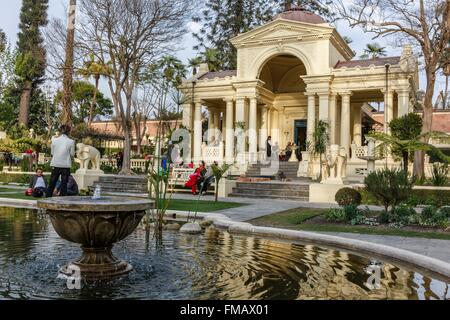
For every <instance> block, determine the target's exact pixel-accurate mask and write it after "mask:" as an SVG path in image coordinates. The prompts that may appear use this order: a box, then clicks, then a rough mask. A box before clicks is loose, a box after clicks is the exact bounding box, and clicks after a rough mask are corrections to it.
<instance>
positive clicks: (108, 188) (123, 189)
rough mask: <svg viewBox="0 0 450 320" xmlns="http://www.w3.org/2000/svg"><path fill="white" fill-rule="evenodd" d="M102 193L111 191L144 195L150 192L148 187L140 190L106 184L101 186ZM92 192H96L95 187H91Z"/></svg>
mask: <svg viewBox="0 0 450 320" xmlns="http://www.w3.org/2000/svg"><path fill="white" fill-rule="evenodd" d="M99 185H100V187H101V189H102V192H106V191H111V192H135V193H143V192H148V189H147V187H146V186H145V187H139V188H129V187H125V186H115V185H104V184H99ZM89 189H90V190H94V189H95V186H93V187H90V188H89Z"/></svg>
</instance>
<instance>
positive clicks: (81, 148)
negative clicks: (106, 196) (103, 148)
mask: <svg viewBox="0 0 450 320" xmlns="http://www.w3.org/2000/svg"><path fill="white" fill-rule="evenodd" d="M76 155H77V158H76V159H75V161H76V162H78V163H79V164H80V171H87V170H93V171H100V158H101V155H100V151H98V150H97V149H96V148H94V147H92V146H88V145H85V144H84V143H78V144H77V152H76ZM89 163H91V169H89Z"/></svg>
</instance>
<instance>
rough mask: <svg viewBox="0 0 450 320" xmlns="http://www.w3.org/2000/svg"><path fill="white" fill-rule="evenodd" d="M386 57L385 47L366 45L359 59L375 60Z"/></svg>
mask: <svg viewBox="0 0 450 320" xmlns="http://www.w3.org/2000/svg"><path fill="white" fill-rule="evenodd" d="M385 56H386V47H382V46H380V44H378V43H376V42H374V43H368V44H367V45H366V48H365V49H364V53H363V54H362V55H361V59H375V58H379V57H385Z"/></svg>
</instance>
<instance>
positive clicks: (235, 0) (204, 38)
mask: <svg viewBox="0 0 450 320" xmlns="http://www.w3.org/2000/svg"><path fill="white" fill-rule="evenodd" d="M329 2H330V1H328V0H302V1H299V0H206V1H205V5H204V8H203V10H202V11H201V12H200V13H199V14H198V15H197V16H195V17H194V18H193V21H194V22H197V23H199V24H200V25H201V28H200V30H199V31H198V32H195V33H193V36H194V38H195V39H196V40H197V42H198V43H197V45H196V46H194V50H196V51H198V52H199V55H202V54H201V52H207V50H208V49H210V50H216V51H217V52H218V53H219V55H218V57H217V61H219V62H220V66H219V67H220V69H222V70H227V69H236V64H237V59H236V58H237V55H236V49H235V48H234V47H233V45H232V44H231V43H230V41H229V40H230V39H231V38H233V37H235V36H237V35H239V34H241V33H243V32H247V31H250V30H251V29H253V28H255V27H258V26H261V25H263V24H264V23H267V22H269V21H271V20H272V19H273V18H274V17H275V16H276V15H277V14H278V13H280V12H282V11H285V10H289V8H291V7H292V6H293V5H298V6H301V7H302V8H304V9H306V10H309V11H312V12H315V13H318V14H320V15H322V16H323V17H324V18H330V17H331V12H330V11H329V10H328V8H327V7H326V6H325V5H326V4H328V3H329ZM203 56H204V55H203ZM203 62H207V61H203Z"/></svg>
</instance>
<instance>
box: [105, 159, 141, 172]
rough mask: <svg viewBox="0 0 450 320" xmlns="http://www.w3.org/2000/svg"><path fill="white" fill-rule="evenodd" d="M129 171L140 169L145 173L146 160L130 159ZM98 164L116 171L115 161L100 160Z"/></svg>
mask: <svg viewBox="0 0 450 320" xmlns="http://www.w3.org/2000/svg"><path fill="white" fill-rule="evenodd" d="M130 162H131V170H133V169H140V170H142V171H145V164H146V162H147V160H145V159H131V160H130ZM100 163H101V164H103V165H106V166H109V167H112V168H113V169H117V159H101V160H100Z"/></svg>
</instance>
